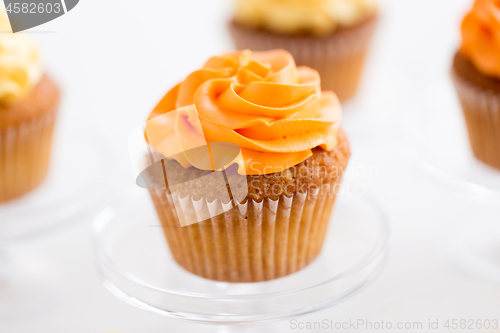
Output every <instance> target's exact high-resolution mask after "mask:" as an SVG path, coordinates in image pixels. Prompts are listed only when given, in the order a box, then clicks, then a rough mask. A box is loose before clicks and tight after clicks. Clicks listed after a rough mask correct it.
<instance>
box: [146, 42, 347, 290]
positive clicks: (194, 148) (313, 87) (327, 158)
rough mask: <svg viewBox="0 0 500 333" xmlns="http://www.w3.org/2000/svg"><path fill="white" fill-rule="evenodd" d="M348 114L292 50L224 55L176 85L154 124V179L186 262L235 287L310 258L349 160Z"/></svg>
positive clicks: (178, 256) (174, 245) (161, 212)
mask: <svg viewBox="0 0 500 333" xmlns="http://www.w3.org/2000/svg"><path fill="white" fill-rule="evenodd" d="M340 117H341V109H340V102H339V100H338V98H337V97H336V96H335V94H334V93H332V92H322V91H321V88H320V77H319V74H318V72H317V71H315V70H313V69H311V68H307V67H296V65H295V63H294V60H293V57H292V56H291V55H290V53H288V52H287V51H284V50H273V51H267V52H251V51H242V52H236V53H229V54H225V55H222V56H217V57H213V58H211V59H210V60H209V61H208V62H207V63H206V64H205V65H204V66H203V68H201V69H200V70H198V71H195V72H194V73H192V74H190V75H189V76H188V77H187V78H186V79H185V81H183V82H182V83H180V84H179V85H177V86H176V87H174V88H173V89H172V90H170V92H168V93H167V94H166V96H165V97H164V98H163V99H162V101H161V102H160V103H159V104H158V105H157V106H156V108H155V109H154V110H153V112H152V113H151V115H150V117H149V120H148V122H147V124H146V126H145V128H146V130H145V134H146V135H145V136H146V138H147V141H148V143H149V145H150V146H151V148H152V149H151V155H150V157H151V161H157V162H156V164H152V166H151V167H150V168H149V169H146V171H145V173H146V175H147V176H146V179H147V180H145V182H146V183H147V186H148V188H149V193H150V195H151V198H152V200H153V203H154V206H155V208H156V211H157V213H158V217H159V220H160V221H161V224H162V226H163V230H164V233H165V236H166V240H167V243H168V246H169V248H170V251H171V253H172V255H173V258H174V259H175V261H176V262H177V263H178V264H179V265H180V266H182V267H183V268H184V269H186V270H187V271H189V272H191V273H193V274H196V275H198V276H201V277H204V278H207V279H212V280H217V281H227V282H259V281H266V280H272V279H276V278H279V277H283V276H286V275H288V274H291V273H294V272H296V271H298V270H300V269H302V268H304V267H306V266H307V265H308V264H309V263H311V262H312V261H313V260H314V258H316V256H317V255H318V253H319V252H320V250H321V247H322V244H323V240H324V238H325V233H326V230H327V227H328V224H329V220H330V214H331V211H332V208H333V205H334V202H335V197H336V189H337V188H338V185H339V183H340V181H341V179H342V175H343V171H344V169H345V167H346V165H347V161H348V159H349V156H350V151H349V145H348V142H347V139H346V136H345V135H344V133H343V132H342V130H341V129H340V127H339V122H340ZM207 147H208V149H207ZM209 155H210V158H209V161H208V162H206V161H205V162H203V159H204V156H205V157H207V156H209ZM154 156H156V157H154ZM158 156H160V157H158ZM148 158H149V157H148ZM217 172H219V173H217ZM197 180H198V181H197ZM174 192H175V193H174ZM193 217H194V220H192V218H193ZM189 219H191V220H190V221H187V220H189Z"/></svg>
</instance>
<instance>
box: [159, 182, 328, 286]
mask: <svg viewBox="0 0 500 333" xmlns="http://www.w3.org/2000/svg"><path fill="white" fill-rule="evenodd" d="M333 188H334V186H331V185H329V184H327V185H324V186H323V187H322V188H321V189H311V190H310V191H309V192H308V193H295V194H294V195H293V196H292V197H290V198H288V197H286V196H284V195H282V196H281V197H279V198H278V199H277V200H276V201H274V200H271V199H269V198H266V199H264V200H262V201H261V202H256V201H253V200H249V201H247V202H246V203H245V204H238V205H236V206H235V207H233V208H231V209H229V210H227V211H226V212H225V213H223V214H220V215H217V216H215V217H212V218H211V219H207V220H204V221H202V222H200V223H196V224H193V225H189V226H186V227H180V225H179V222H178V219H177V216H176V211H175V209H174V200H179V198H174V197H172V195H170V194H169V193H168V191H167V190H149V193H150V195H151V198H152V199H153V202H154V205H155V208H156V211H157V213H158V216H159V218H160V221H161V224H162V226H163V230H164V232H165V236H166V239H167V242H168V245H169V247H170V251H171V252H172V255H173V257H174V259H175V261H177V263H178V264H179V265H180V266H182V267H183V268H185V269H186V270H188V271H189V272H191V273H194V274H196V275H198V276H201V277H204V278H207V279H211V280H217V281H227V282H259V281H267V280H272V279H276V278H279V277H282V276H285V275H288V274H291V273H294V272H296V271H298V270H300V269H302V268H304V267H305V266H307V265H308V264H309V263H311V262H312V261H313V260H314V258H316V256H317V255H318V253H319V252H320V250H321V247H322V245H323V241H324V239H325V234H326V230H327V226H328V222H329V220H330V215H331V211H332V208H333V205H334V202H335V197H336V194H335V191H334V190H333ZM191 205H192V207H191V208H192V209H193V211H196V210H198V209H200V205H202V206H204V207H203V209H205V210H206V209H208V210H211V211H212V210H213V211H220V208H221V207H216V205H222V204H221V203H220V202H218V203H216V202H213V203H207V202H206V201H205V202H203V201H194V200H192V203H191ZM229 205H230V204H229Z"/></svg>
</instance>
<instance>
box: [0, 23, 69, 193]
mask: <svg viewBox="0 0 500 333" xmlns="http://www.w3.org/2000/svg"><path fill="white" fill-rule="evenodd" d="M0 30H1V31H3V33H1V34H0V202H5V201H8V200H11V199H14V198H17V197H20V196H22V195H23V194H26V193H28V192H29V191H31V190H32V189H34V188H35V187H36V186H37V185H39V184H40V183H41V182H42V180H43V179H44V177H45V175H46V174H47V170H48V167H49V160H50V151H51V143H52V133H53V130H54V124H55V119H56V113H57V108H58V103H59V90H58V88H57V86H56V84H55V83H54V82H53V81H52V80H51V79H50V78H49V77H48V76H47V75H45V74H44V73H43V71H42V68H41V65H40V61H39V58H38V51H37V49H36V47H35V45H34V43H33V42H32V41H31V40H30V39H28V38H27V37H26V36H24V35H21V34H13V33H11V32H10V31H11V30H10V25H9V23H8V20H7V18H6V17H5V16H1V17H0ZM7 31H8V32H7Z"/></svg>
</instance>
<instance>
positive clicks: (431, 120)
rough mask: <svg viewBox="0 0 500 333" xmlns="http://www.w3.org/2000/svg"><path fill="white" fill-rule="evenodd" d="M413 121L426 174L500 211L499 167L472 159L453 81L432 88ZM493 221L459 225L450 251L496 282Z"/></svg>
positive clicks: (498, 267)
mask: <svg viewBox="0 0 500 333" xmlns="http://www.w3.org/2000/svg"><path fill="white" fill-rule="evenodd" d="M415 121H416V124H415V125H416V126H415V132H414V133H412V137H413V138H414V139H413V146H414V147H415V149H414V151H415V157H416V159H415V161H416V162H417V165H419V166H420V169H421V170H422V171H423V173H424V174H425V175H427V176H429V177H430V178H431V179H432V180H434V181H436V182H438V183H440V184H441V185H443V186H445V187H446V188H448V189H450V190H452V191H454V192H455V193H458V194H460V195H463V196H465V197H466V198H468V199H472V200H475V201H476V204H477V205H487V206H491V207H492V208H493V209H494V208H495V207H497V208H498V209H500V170H497V169H495V168H492V167H490V166H488V165H486V164H484V163H482V162H481V161H479V160H477V159H476V158H475V157H474V155H473V153H472V150H471V148H470V144H469V138H468V134H467V127H466V124H465V119H464V117H463V115H462V109H461V106H460V102H459V100H458V97H457V95H456V92H455V88H454V87H453V84H452V82H451V79H449V80H443V81H442V82H438V83H436V84H434V85H432V86H430V87H429V90H428V91H427V92H426V93H424V94H423V99H422V104H421V105H418V107H417V115H416V117H415ZM478 209H480V208H478ZM499 213H500V212H499ZM494 220H495V221H491V223H490V221H482V220H475V221H473V222H474V223H473V225H472V224H471V225H466V226H463V228H462V229H460V230H459V226H457V230H456V231H455V232H453V233H452V235H451V242H450V247H449V250H450V251H449V253H450V256H451V259H452V260H453V261H454V262H455V263H456V264H457V265H458V266H460V267H461V268H463V269H465V270H466V271H468V272H470V273H471V274H474V275H479V276H481V277H483V278H485V279H489V280H492V281H496V282H497V283H498V281H500V251H499V249H498V244H500V243H499V242H500V229H499V228H500V224H499V223H498V218H494Z"/></svg>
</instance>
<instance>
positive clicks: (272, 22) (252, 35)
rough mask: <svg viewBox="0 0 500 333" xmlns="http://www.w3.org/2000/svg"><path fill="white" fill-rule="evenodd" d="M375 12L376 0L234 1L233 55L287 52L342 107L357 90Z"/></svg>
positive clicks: (231, 26) (374, 19)
mask: <svg viewBox="0 0 500 333" xmlns="http://www.w3.org/2000/svg"><path fill="white" fill-rule="evenodd" d="M377 8H378V7H377V3H376V0H236V9H235V14H234V18H233V20H232V21H231V22H230V25H229V27H230V32H231V35H232V37H233V40H234V43H235V45H236V47H237V49H239V50H243V49H252V50H254V51H257V50H259V51H260V50H269V49H276V48H279V49H285V50H288V51H289V52H290V53H292V55H293V56H294V58H295V61H296V63H297V65H299V66H301V65H304V66H309V67H311V68H314V69H316V70H318V71H319V73H320V75H321V87H322V88H323V89H324V90H332V91H334V92H335V93H336V94H337V96H338V97H339V99H340V100H341V101H345V100H347V99H349V98H351V97H352V96H353V95H354V94H355V92H356V89H357V87H358V83H359V80H360V77H361V72H362V69H363V64H364V61H365V57H366V54H367V51H368V48H369V44H370V41H371V39H372V36H373V33H374V30H375V26H376V23H377V18H378V9H377Z"/></svg>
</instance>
